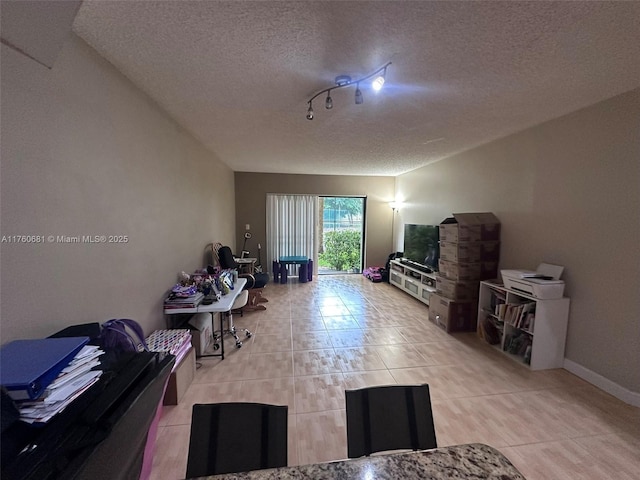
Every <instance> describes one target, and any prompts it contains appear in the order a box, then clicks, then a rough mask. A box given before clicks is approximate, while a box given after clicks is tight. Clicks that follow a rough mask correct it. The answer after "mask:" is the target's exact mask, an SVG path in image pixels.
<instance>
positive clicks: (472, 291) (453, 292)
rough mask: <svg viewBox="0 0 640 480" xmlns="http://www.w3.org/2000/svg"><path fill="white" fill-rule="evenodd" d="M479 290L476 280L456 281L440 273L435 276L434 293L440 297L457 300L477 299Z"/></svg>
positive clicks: (478, 283)
mask: <svg viewBox="0 0 640 480" xmlns="http://www.w3.org/2000/svg"><path fill="white" fill-rule="evenodd" d="M479 290H480V282H479V281H478V280H471V281H466V282H457V281H455V280H449V279H448V278H446V277H443V276H442V275H438V276H437V277H436V293H437V294H438V295H440V296H442V297H446V298H450V299H452V300H458V301H477V299H478V296H479Z"/></svg>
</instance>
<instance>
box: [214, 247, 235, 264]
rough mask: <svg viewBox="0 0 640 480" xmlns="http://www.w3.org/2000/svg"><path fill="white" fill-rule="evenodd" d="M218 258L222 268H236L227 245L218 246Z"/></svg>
mask: <svg viewBox="0 0 640 480" xmlns="http://www.w3.org/2000/svg"><path fill="white" fill-rule="evenodd" d="M218 260H219V261H220V267H221V268H222V269H225V270H226V269H227V268H238V264H237V263H236V260H235V259H234V258H233V253H232V252H231V249H230V248H229V247H226V246H225V247H220V250H218Z"/></svg>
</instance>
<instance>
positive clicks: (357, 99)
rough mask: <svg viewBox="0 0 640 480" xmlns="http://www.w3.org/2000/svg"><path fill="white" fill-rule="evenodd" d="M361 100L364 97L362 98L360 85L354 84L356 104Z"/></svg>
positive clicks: (360, 102)
mask: <svg viewBox="0 0 640 480" xmlns="http://www.w3.org/2000/svg"><path fill="white" fill-rule="evenodd" d="M362 102H364V99H363V98H362V92H361V91H360V85H357V86H356V105H360V104H362Z"/></svg>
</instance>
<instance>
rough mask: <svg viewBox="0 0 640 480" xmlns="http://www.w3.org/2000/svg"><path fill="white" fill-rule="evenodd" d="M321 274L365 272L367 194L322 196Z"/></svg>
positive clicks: (320, 230)
mask: <svg viewBox="0 0 640 480" xmlns="http://www.w3.org/2000/svg"><path fill="white" fill-rule="evenodd" d="M318 204H319V205H318V207H319V215H318V218H319V219H320V227H319V229H318V230H319V232H318V233H319V238H318V245H317V248H318V274H320V275H323V274H335V273H362V268H363V251H364V248H363V246H364V219H365V198H364V197H329V196H321V197H320V201H319V202H318Z"/></svg>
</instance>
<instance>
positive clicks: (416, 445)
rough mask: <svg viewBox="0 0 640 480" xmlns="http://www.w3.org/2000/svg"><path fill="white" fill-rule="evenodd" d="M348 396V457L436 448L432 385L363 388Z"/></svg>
mask: <svg viewBox="0 0 640 480" xmlns="http://www.w3.org/2000/svg"><path fill="white" fill-rule="evenodd" d="M345 397H346V408H347V451H348V456H349V458H357V457H362V456H369V455H371V454H372V453H375V452H383V451H389V450H400V449H411V450H424V449H429V448H436V447H437V443H436V432H435V427H434V425H433V414H432V412H431V397H430V395H429V385H426V384H424V385H406V386H405V385H388V386H380V387H369V388H361V389H358V390H347V391H345Z"/></svg>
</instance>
